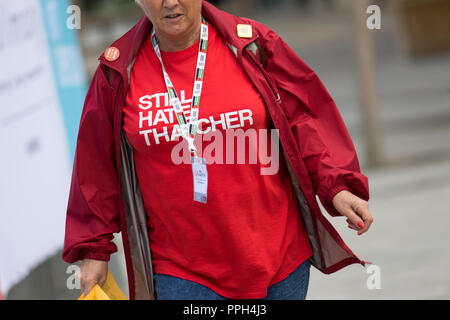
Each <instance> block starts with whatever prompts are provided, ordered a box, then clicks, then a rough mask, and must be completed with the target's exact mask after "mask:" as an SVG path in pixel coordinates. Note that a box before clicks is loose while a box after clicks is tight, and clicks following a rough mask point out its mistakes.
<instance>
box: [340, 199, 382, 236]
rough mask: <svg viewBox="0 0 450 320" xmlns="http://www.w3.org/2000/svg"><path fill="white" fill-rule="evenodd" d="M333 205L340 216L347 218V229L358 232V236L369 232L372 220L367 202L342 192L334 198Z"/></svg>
mask: <svg viewBox="0 0 450 320" xmlns="http://www.w3.org/2000/svg"><path fill="white" fill-rule="evenodd" d="M333 205H334V207H335V208H336V210H337V211H338V212H339V213H340V214H342V215H343V216H346V217H347V223H348V227H349V228H350V229H353V230H356V231H358V236H359V235H362V234H363V233H364V232H366V231H367V230H369V228H370V225H371V224H372V222H373V218H372V215H371V214H370V212H369V203H368V202H367V201H365V200H363V199H361V198H359V197H357V196H355V195H354V194H353V193H351V192H348V191H347V190H343V191H341V192H339V193H337V194H336V195H335V196H334V198H333Z"/></svg>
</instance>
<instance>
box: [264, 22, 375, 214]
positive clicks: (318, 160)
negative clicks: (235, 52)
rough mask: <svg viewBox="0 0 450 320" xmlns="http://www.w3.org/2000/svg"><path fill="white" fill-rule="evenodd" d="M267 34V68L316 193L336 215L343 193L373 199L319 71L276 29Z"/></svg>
mask: <svg viewBox="0 0 450 320" xmlns="http://www.w3.org/2000/svg"><path fill="white" fill-rule="evenodd" d="M263 38H264V39H265V41H264V45H263V46H264V47H265V52H266V55H267V67H266V70H267V72H268V73H269V74H270V75H271V77H272V78H273V80H274V81H275V83H276V86H277V88H278V90H279V94H280V97H281V100H282V108H283V110H284V111H285V113H286V116H287V118H288V121H289V124H290V127H291V130H292V133H293V134H294V136H295V138H296V141H297V144H298V146H299V149H300V153H301V156H302V158H303V160H304V163H305V165H306V167H307V170H308V173H309V175H310V178H311V180H312V183H313V186H314V188H315V194H316V195H318V196H319V199H320V201H321V203H322V205H323V206H324V208H325V209H326V210H327V212H328V213H329V214H330V215H331V216H341V214H340V213H339V212H338V211H337V210H336V209H335V208H334V205H333V203H332V200H333V198H334V196H335V195H336V194H337V193H338V192H340V191H342V190H347V191H350V192H351V193H353V194H355V195H356V196H358V197H360V198H362V199H364V200H366V201H367V200H369V185H368V179H367V177H366V176H365V175H363V174H362V173H361V172H360V167H359V161H358V157H357V154H356V151H355V148H354V145H353V142H352V140H351V138H350V135H349V133H348V131H347V128H346V126H345V124H344V122H343V120H342V117H341V115H340V113H339V111H338V109H337V107H336V105H335V103H334V101H333V99H332V98H331V97H330V95H329V93H328V92H327V90H326V88H325V87H324V85H323V84H322V82H321V81H320V79H319V78H318V76H317V74H316V73H315V72H314V71H312V70H311V69H310V68H309V67H308V66H307V65H306V64H305V62H303V61H302V60H301V59H300V58H299V57H298V56H297V54H296V53H295V52H294V51H293V50H292V49H291V48H290V47H289V46H288V45H287V44H286V43H285V42H284V41H283V40H282V39H281V38H280V37H279V36H278V35H277V34H275V32H273V31H271V30H268V29H266V35H265V36H264V37H263Z"/></svg>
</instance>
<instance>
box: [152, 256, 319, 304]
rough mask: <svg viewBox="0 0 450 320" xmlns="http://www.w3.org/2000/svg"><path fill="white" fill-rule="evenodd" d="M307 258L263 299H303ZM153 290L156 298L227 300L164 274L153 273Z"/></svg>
mask: <svg viewBox="0 0 450 320" xmlns="http://www.w3.org/2000/svg"><path fill="white" fill-rule="evenodd" d="M310 267H311V264H310V262H309V259H308V260H306V261H305V262H303V263H302V264H301V265H300V266H298V267H297V269H295V270H294V272H292V273H291V274H289V276H288V277H287V278H285V279H284V280H282V281H280V282H278V283H275V284H274V285H273V286H270V287H269V288H268V289H267V296H266V297H265V298H264V299H263V300H305V298H306V293H307V291H308V285H309V269H310ZM154 281H155V292H156V298H157V299H158V300H228V298H225V297H223V296H221V295H219V294H217V293H215V292H214V291H212V290H211V289H209V288H208V287H205V286H204V285H201V284H199V283H196V282H193V281H189V280H185V279H181V278H178V277H173V276H169V275H165V274H155V275H154Z"/></svg>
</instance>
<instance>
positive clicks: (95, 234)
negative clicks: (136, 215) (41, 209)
mask: <svg viewBox="0 0 450 320" xmlns="http://www.w3.org/2000/svg"><path fill="white" fill-rule="evenodd" d="M111 99H112V91H111V88H110V87H109V84H108V82H107V80H106V77H105V74H104V72H103V70H102V68H101V67H99V68H98V69H97V71H96V73H95V75H94V77H93V80H92V83H91V85H90V87H89V90H88V93H87V96H86V100H85V104H84V107H83V111H82V115H81V121H80V126H79V131H78V139H77V147H76V151H75V159H74V164H73V172H72V182H71V186H70V193H69V201H68V206H67V216H66V232H65V240H64V249H63V259H64V260H65V261H66V262H68V263H73V262H76V261H78V260H82V259H86V258H87V259H95V260H103V261H109V258H110V255H111V254H112V253H114V252H116V251H117V247H116V245H115V244H114V243H113V242H112V241H111V240H112V239H113V233H117V232H119V230H120V223H119V220H120V219H119V211H118V210H119V209H118V208H119V205H118V197H119V189H118V188H119V182H118V175H117V169H116V168H117V167H116V160H115V145H114V134H113V126H112V123H113V120H112V119H113V117H112V111H111V109H112V108H111Z"/></svg>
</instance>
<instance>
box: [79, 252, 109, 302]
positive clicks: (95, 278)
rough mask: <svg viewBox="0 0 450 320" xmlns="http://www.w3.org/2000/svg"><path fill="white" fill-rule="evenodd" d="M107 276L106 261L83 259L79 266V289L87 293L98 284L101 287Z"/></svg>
mask: <svg viewBox="0 0 450 320" xmlns="http://www.w3.org/2000/svg"><path fill="white" fill-rule="evenodd" d="M107 276H108V263H107V262H105V261H96V260H89V259H86V260H83V262H82V263H81V268H80V284H81V291H82V293H83V294H85V295H87V294H88V293H89V292H91V290H92V288H93V287H94V286H95V285H96V284H98V285H99V286H100V287H102V286H103V285H104V284H105V282H106V278H107Z"/></svg>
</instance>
